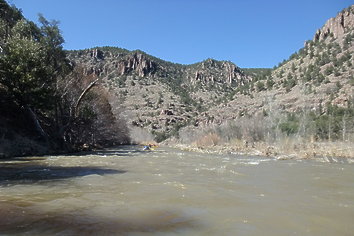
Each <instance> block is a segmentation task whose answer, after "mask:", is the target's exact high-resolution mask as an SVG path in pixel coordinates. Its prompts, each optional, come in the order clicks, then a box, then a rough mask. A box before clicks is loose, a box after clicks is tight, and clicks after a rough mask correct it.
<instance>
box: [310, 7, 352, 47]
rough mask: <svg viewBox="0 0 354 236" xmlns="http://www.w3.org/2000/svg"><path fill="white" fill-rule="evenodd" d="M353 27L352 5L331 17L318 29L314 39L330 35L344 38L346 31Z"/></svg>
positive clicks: (322, 38) (321, 38)
mask: <svg viewBox="0 0 354 236" xmlns="http://www.w3.org/2000/svg"><path fill="white" fill-rule="evenodd" d="M353 29H354V7H353V6H352V7H349V8H347V9H345V10H343V11H342V12H340V13H339V14H338V15H337V16H336V17H333V18H331V19H329V20H328V21H327V22H326V23H325V25H324V26H323V27H322V28H321V29H319V30H317V32H316V34H315V36H314V38H313V41H318V40H324V39H326V38H327V37H328V36H330V35H332V37H334V38H343V36H344V35H345V33H347V32H349V31H351V30H353Z"/></svg>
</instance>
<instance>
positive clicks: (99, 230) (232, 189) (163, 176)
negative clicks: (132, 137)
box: [0, 146, 354, 235]
mask: <svg viewBox="0 0 354 236" xmlns="http://www.w3.org/2000/svg"><path fill="white" fill-rule="evenodd" d="M353 177H354V165H353V164H349V163H333V164H331V163H322V162H317V161H296V160H288V161H278V160H275V159H263V158H257V157H245V156H235V155H210V154H200V153H189V152H183V151H179V150H174V149H168V148H159V149H157V150H156V151H154V152H141V151H140V150H139V147H134V146H133V147H123V148H119V149H110V150H103V151H99V152H94V153H85V154H82V155H66V156H49V157H41V158H36V157H33V158H19V159H16V160H4V161H0V234H5V235H6V234H11V235H23V234H27V235H79V234H80V235H292V234H294V235H350V234H351V233H352V232H353V231H354V225H353V224H352V221H353V219H354V182H353V179H354V178H353Z"/></svg>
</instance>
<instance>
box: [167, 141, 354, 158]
mask: <svg viewBox="0 0 354 236" xmlns="http://www.w3.org/2000/svg"><path fill="white" fill-rule="evenodd" d="M166 146H169V147H172V148H177V149H180V150H184V151H191V152H199V153H210V154H220V155H222V154H232V155H240V156H258V157H264V158H270V157H272V158H275V159H277V160H323V161H325V162H331V163H336V162H347V163H354V155H353V154H354V147H343V143H340V145H339V144H337V143H309V144H304V145H302V146H291V148H290V147H288V148H286V149H285V150H284V147H281V146H279V145H269V144H266V143H263V142H262V143H261V142H260V143H254V144H252V145H251V146H247V145H235V144H230V143H226V144H222V145H208V146H198V145H196V144H177V143H176V144H172V143H169V144H166Z"/></svg>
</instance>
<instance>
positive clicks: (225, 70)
mask: <svg viewBox="0 0 354 236" xmlns="http://www.w3.org/2000/svg"><path fill="white" fill-rule="evenodd" d="M353 29H354V7H353V6H351V7H349V8H347V9H344V10H343V11H342V12H340V13H339V14H338V15H337V16H336V17H334V18H331V19H329V20H328V21H327V22H326V23H325V25H324V26H323V27H322V28H321V29H319V30H318V31H317V32H316V33H315V35H314V38H313V40H309V41H306V43H305V45H304V47H303V48H302V49H300V50H299V51H298V52H296V53H294V54H293V55H291V56H290V57H289V59H288V60H285V61H283V62H282V63H280V64H279V66H278V67H277V68H274V69H273V70H271V69H245V70H242V69H240V68H238V67H237V66H236V65H234V64H233V63H231V62H226V61H216V60H213V59H207V60H205V61H203V62H200V63H196V64H193V65H180V64H174V63H171V62H166V61H163V60H161V59H158V58H155V57H153V56H150V55H147V54H146V53H144V52H141V51H128V50H125V49H119V48H112V47H102V48H94V49H87V50H81V51H70V52H68V55H69V58H70V59H71V60H72V61H74V62H75V63H77V64H82V65H83V66H84V67H85V68H86V70H87V71H86V73H87V74H90V73H94V74H96V75H98V76H99V77H100V78H101V79H102V80H101V83H103V84H104V85H105V86H106V87H107V88H108V89H109V90H110V93H114V94H116V97H117V99H116V100H115V101H112V103H114V104H116V105H115V106H116V107H117V106H121V107H123V108H124V109H123V110H124V112H123V114H124V115H125V117H126V118H127V119H128V120H129V121H130V124H131V125H133V126H135V127H140V128H144V129H146V130H147V131H149V132H151V133H153V134H154V135H155V137H156V138H157V140H158V141H161V140H163V139H165V138H167V137H170V136H178V135H179V132H178V131H179V130H180V128H181V127H186V128H185V129H193V130H202V129H204V128H207V127H210V126H212V125H221V124H224V123H227V122H230V121H231V122H235V121H236V122H237V120H238V119H240V118H245V119H250V118H254V117H263V118H262V119H265V118H266V117H267V116H272V117H273V118H274V119H275V117H277V118H276V120H277V122H278V123H279V122H281V121H282V120H284V119H286V118H284V116H286V114H289V113H295V114H300V113H301V114H302V113H310V112H312V113H313V114H314V115H313V116H314V117H315V118H316V119H322V118H323V117H324V115H326V113H328V112H329V109H331V107H339V108H340V107H341V108H343V109H349V108H351V104H352V103H353V102H354V100H353V94H354V90H353V89H354V87H353V86H354V78H353V72H354V61H353V51H354V45H353V40H354V31H353ZM332 110H333V109H332ZM346 112H347V111H346ZM247 117H248V118H247ZM257 119H258V118H257ZM260 119H261V118H260ZM316 122H317V120H316ZM271 123H272V124H273V123H274V122H271ZM279 124H280V123H279ZM276 127H278V126H276ZM273 128H274V127H273ZM273 128H272V129H273ZM185 129H184V130H185ZM292 132H293V131H292Z"/></svg>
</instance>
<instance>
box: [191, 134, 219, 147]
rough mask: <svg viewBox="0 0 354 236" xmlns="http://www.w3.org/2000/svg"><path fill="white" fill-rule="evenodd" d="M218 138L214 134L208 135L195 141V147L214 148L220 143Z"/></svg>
mask: <svg viewBox="0 0 354 236" xmlns="http://www.w3.org/2000/svg"><path fill="white" fill-rule="evenodd" d="M220 140H221V139H220V137H219V136H218V135H217V134H215V133H209V134H207V135H205V136H203V137H201V138H199V139H198V140H197V141H195V143H194V144H195V145H196V146H197V147H209V146H215V145H217V144H219V142H220Z"/></svg>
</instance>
